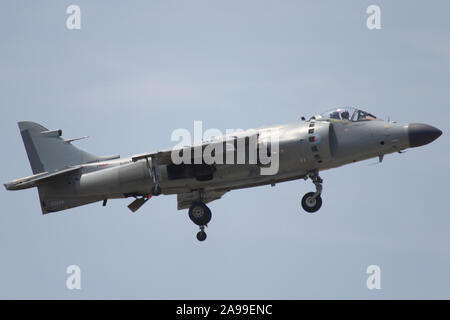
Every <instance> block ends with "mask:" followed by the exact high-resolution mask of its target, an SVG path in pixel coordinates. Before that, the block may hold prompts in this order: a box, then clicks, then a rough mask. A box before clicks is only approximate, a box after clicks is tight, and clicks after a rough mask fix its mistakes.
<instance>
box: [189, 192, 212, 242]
mask: <svg viewBox="0 0 450 320" xmlns="http://www.w3.org/2000/svg"><path fill="white" fill-rule="evenodd" d="M211 216H212V215H211V210H210V209H209V208H208V206H207V205H206V204H204V203H203V202H201V201H197V202H194V203H193V204H192V205H191V207H190V208H189V218H190V219H191V221H192V222H193V223H195V224H196V225H198V226H199V227H200V231H199V232H198V233H197V240H198V241H205V240H206V232H205V227H207V226H208V223H209V222H210V221H211Z"/></svg>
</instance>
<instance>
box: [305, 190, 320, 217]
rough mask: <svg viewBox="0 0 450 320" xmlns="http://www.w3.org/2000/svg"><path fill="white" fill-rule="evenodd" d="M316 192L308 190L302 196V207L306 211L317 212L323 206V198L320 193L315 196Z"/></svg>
mask: <svg viewBox="0 0 450 320" xmlns="http://www.w3.org/2000/svg"><path fill="white" fill-rule="evenodd" d="M314 194H315V192H308V193H307V194H305V195H304V196H303V198H302V207H303V209H304V210H305V211H306V212H310V213H313V212H316V211H318V210H319V209H320V207H321V206H322V198H321V197H320V195H318V196H317V197H316V198H314Z"/></svg>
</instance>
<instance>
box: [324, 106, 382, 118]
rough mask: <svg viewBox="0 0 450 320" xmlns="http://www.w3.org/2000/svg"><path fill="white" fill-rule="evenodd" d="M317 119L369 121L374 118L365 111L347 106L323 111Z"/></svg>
mask: <svg viewBox="0 0 450 320" xmlns="http://www.w3.org/2000/svg"><path fill="white" fill-rule="evenodd" d="M319 119H324V120H326V119H335V120H347V121H370V120H376V119H377V117H375V116H374V115H373V114H370V113H368V112H366V111H363V110H360V109H356V108H352V107H347V108H338V109H333V110H330V111H327V112H324V113H322V114H321V115H320V117H319Z"/></svg>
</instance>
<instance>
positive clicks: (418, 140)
mask: <svg viewBox="0 0 450 320" xmlns="http://www.w3.org/2000/svg"><path fill="white" fill-rule="evenodd" d="M441 134H442V131H441V130H439V129H438V128H435V127H432V126H429V125H427V124H422V123H410V124H409V125H408V137H409V146H410V147H411V148H414V147H420V146H423V145H426V144H428V143H430V142H432V141H434V140H436V139H437V138H439V136H440V135H441Z"/></svg>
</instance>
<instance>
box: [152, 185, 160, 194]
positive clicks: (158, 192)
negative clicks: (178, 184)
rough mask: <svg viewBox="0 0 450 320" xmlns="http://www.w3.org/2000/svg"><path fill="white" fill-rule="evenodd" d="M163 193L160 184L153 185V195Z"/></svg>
mask: <svg viewBox="0 0 450 320" xmlns="http://www.w3.org/2000/svg"><path fill="white" fill-rule="evenodd" d="M160 194H161V188H160V187H159V186H154V187H152V196H159V195H160Z"/></svg>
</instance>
